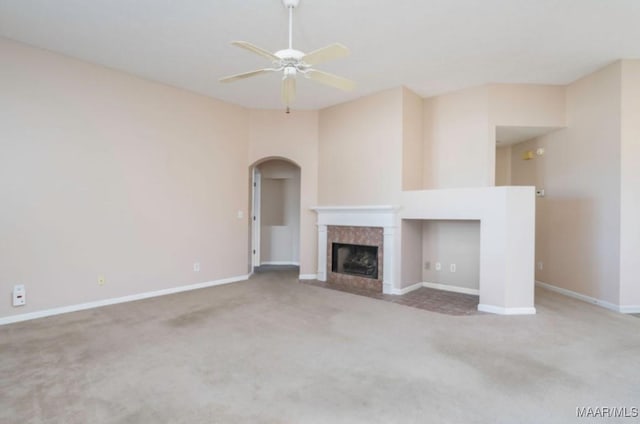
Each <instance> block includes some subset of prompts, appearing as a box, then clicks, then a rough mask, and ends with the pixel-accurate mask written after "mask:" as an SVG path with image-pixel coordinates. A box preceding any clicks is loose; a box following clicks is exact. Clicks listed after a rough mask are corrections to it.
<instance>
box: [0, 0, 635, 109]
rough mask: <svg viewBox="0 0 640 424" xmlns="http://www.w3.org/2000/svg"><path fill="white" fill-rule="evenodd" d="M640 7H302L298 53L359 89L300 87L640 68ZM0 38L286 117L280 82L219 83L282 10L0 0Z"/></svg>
mask: <svg viewBox="0 0 640 424" xmlns="http://www.w3.org/2000/svg"><path fill="white" fill-rule="evenodd" d="M639 22H640V1H638V0H482V1H478V0H386V1H384V0H301V3H300V6H299V7H298V8H297V9H296V16H295V22H294V47H295V48H297V49H299V50H302V51H311V50H314V49H316V48H318V47H322V46H325V45H327V44H329V43H332V42H341V43H343V44H345V45H347V46H348V47H349V48H350V49H351V51H352V54H351V56H349V57H347V58H344V59H340V60H337V61H335V62H331V63H327V64H325V65H320V66H318V68H319V69H323V70H326V71H329V72H333V73H337V74H340V75H342V76H345V77H348V78H351V79H354V80H355V81H356V82H357V84H358V87H357V88H356V90H355V91H354V92H351V93H342V92H340V91H337V90H335V89H333V88H330V87H324V86H318V85H316V84H314V83H313V82H311V81H306V80H303V81H301V83H300V85H299V88H298V101H297V103H296V108H300V109H317V108H322V107H326V106H329V105H333V104H336V103H341V102H344V101H347V100H351V99H354V98H357V97H361V96H364V95H368V94H371V93H374V92H377V91H380V90H383V89H386V88H392V87H397V86H400V85H405V86H407V87H409V88H410V89H412V90H414V91H415V92H417V93H418V94H420V95H422V96H425V97H427V96H431V95H435V94H440V93H443V92H448V91H453V90H458V89H461V88H465V87H470V86H475V85H481V84H485V83H492V82H504V83H543V84H566V83H569V82H571V81H574V80H575V79H577V78H579V77H581V76H583V75H585V74H587V73H589V72H591V71H593V70H595V69H598V68H600V67H602V66H604V65H606V64H608V63H610V62H612V61H614V60H616V59H619V58H640V43H639V42H638V40H640V24H639ZM0 35H2V36H4V37H7V38H11V39H14V40H18V41H22V42H24V43H27V44H31V45H34V46H39V47H42V48H45V49H49V50H52V51H56V52H61V53H64V54H67V55H70V56H74V57H77V58H81V59H84V60H87V61H90V62H94V63H98V64H102V65H106V66H109V67H112V68H116V69H120V70H124V71H127V72H130V73H133V74H136V75H140V76H143V77H145V78H149V79H152V80H156V81H161V82H164V83H167V84H170V85H174V86H177V87H182V88H185V89H188V90H192V91H195V92H199V93H203V94H206V95H210V96H213V97H215V98H218V99H222V100H225V101H229V102H232V103H236V104H240V105H244V106H248V107H255V108H280V107H281V105H280V88H279V76H278V75H276V74H272V75H266V76H260V77H256V78H254V79H251V80H245V81H239V82H236V83H233V84H220V83H218V78H220V77H222V76H226V75H229V74H235V73H239V72H244V71H249V70H252V69H256V68H260V67H263V66H264V65H268V64H267V63H265V62H266V60H265V59H262V58H260V57H259V56H255V55H252V54H251V53H249V52H246V51H243V50H241V49H239V48H237V47H233V46H231V45H229V42H230V41H233V40H243V41H249V42H253V43H254V44H257V45H259V46H262V47H264V48H266V49H267V50H271V51H275V50H279V49H281V48H284V47H285V45H286V42H287V13H286V9H285V8H284V7H283V6H282V3H281V0H55V1H52V0H0Z"/></svg>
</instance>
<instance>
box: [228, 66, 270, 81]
mask: <svg viewBox="0 0 640 424" xmlns="http://www.w3.org/2000/svg"><path fill="white" fill-rule="evenodd" d="M275 71H277V69H273V68H264V69H258V70H256V71H250V72H243V73H241V74H235V75H230V76H228V77H224V78H220V82H233V81H237V80H241V79H245V78H250V77H255V76H256V75H261V74H267V73H269V72H275Z"/></svg>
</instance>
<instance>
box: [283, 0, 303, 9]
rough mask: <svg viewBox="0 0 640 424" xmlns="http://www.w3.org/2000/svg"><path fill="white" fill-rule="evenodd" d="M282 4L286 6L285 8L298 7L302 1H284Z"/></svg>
mask: <svg viewBox="0 0 640 424" xmlns="http://www.w3.org/2000/svg"><path fill="white" fill-rule="evenodd" d="M282 4H284V7H298V4H300V0H282Z"/></svg>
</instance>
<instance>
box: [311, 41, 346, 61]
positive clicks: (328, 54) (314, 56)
mask: <svg viewBox="0 0 640 424" xmlns="http://www.w3.org/2000/svg"><path fill="white" fill-rule="evenodd" d="M348 55H349V49H348V48H347V47H345V46H344V45H342V44H340V43H333V44H330V45H328V46H326V47H322V48H320V49H318V50H314V51H312V52H311V53H307V54H306V55H304V57H303V58H302V60H303V61H304V62H305V63H306V64H308V65H317V64H319V63H323V62H328V61H330V60H334V59H340V58H341V57H345V56H348Z"/></svg>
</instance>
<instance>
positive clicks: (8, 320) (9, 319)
mask: <svg viewBox="0 0 640 424" xmlns="http://www.w3.org/2000/svg"><path fill="white" fill-rule="evenodd" d="M249 276H250V275H249V274H247V275H239V276H236V277H229V278H223V279H221V280H214V281H207V282H204V283H196V284H189V285H187V286H179V287H172V288H168V289H162V290H155V291H150V292H144V293H137V294H131V295H128V296H122V297H113V298H111V299H103V300H96V301H93V302H87V303H80V304H77V305H69V306H61V307H59V308H52V309H44V310H42V311H35V312H28V313H26V314H19V315H9V316H6V317H2V318H0V325H5V324H12V323H14V322H20V321H28V320H32V319H36V318H44V317H49V316H53V315H60V314H66V313H68V312H76V311H83V310H85V309H93V308H100V307H102V306H108V305H115V304H117V303H126V302H133V301H136V300H142V299H148V298H150V297H158V296H165V295H168V294H175V293H180V292H185V291H191V290H197V289H204V288H206V287H213V286H221V285H223V284H230V283H236V282H238V281H245V280H248V279H249Z"/></svg>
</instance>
